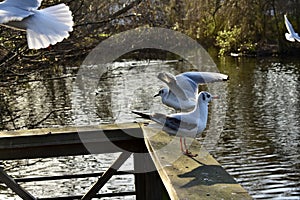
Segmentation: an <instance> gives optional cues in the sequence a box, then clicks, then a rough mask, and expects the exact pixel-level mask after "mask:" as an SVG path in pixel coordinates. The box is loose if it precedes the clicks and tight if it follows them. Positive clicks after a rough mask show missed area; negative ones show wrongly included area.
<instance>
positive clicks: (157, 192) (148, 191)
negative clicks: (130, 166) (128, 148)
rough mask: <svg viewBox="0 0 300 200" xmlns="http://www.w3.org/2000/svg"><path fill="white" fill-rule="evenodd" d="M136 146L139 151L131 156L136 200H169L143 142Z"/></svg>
mask: <svg viewBox="0 0 300 200" xmlns="http://www.w3.org/2000/svg"><path fill="white" fill-rule="evenodd" d="M137 145H140V149H141V151H140V153H134V154H133V156H134V171H135V173H134V176H135V190H136V200H157V199H169V197H168V194H167V191H166V189H165V186H164V184H163V183H162V180H161V178H160V176H159V174H158V172H157V170H156V168H155V165H154V163H153V161H152V158H151V156H150V155H149V153H148V150H147V148H146V145H145V143H144V141H142V142H141V143H139V144H137Z"/></svg>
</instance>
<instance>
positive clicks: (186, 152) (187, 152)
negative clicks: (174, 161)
mask: <svg viewBox="0 0 300 200" xmlns="http://www.w3.org/2000/svg"><path fill="white" fill-rule="evenodd" d="M183 145H184V149H183V147H182V137H180V149H181V152H182V153H183V154H184V155H186V156H188V157H196V156H198V154H192V152H190V151H189V150H188V148H187V146H186V140H185V138H183Z"/></svg>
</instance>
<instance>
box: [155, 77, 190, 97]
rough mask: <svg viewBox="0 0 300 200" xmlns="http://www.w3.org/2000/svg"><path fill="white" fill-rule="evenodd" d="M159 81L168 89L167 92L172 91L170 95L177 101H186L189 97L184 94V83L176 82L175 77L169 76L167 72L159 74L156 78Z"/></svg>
mask: <svg viewBox="0 0 300 200" xmlns="http://www.w3.org/2000/svg"><path fill="white" fill-rule="evenodd" d="M157 77H158V78H159V79H160V80H161V81H163V82H164V83H166V84H167V86H168V87H169V90H170V91H172V93H173V94H174V95H175V96H176V97H177V98H179V99H182V100H187V99H188V98H189V97H188V96H186V93H185V91H184V89H185V86H184V85H185V84H187V82H186V81H181V80H178V79H177V77H175V76H174V75H173V74H170V73H168V72H161V73H159V74H158V76H157Z"/></svg>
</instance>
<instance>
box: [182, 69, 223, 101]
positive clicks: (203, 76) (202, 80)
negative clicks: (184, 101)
mask: <svg viewBox="0 0 300 200" xmlns="http://www.w3.org/2000/svg"><path fill="white" fill-rule="evenodd" d="M177 80H178V82H180V85H183V86H184V87H185V89H184V92H185V95H186V96H187V97H188V98H196V96H197V95H198V84H206V83H213V82H221V81H227V80H228V76H227V75H225V74H221V73H215V72H184V73H182V74H180V75H178V76H177ZM181 80H182V81H181ZM181 82H184V83H181Z"/></svg>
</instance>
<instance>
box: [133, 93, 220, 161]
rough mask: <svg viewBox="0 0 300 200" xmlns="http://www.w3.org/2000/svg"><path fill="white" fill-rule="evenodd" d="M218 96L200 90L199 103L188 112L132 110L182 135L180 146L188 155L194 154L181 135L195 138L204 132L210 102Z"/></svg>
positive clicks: (164, 128) (172, 132)
mask: <svg viewBox="0 0 300 200" xmlns="http://www.w3.org/2000/svg"><path fill="white" fill-rule="evenodd" d="M214 98H218V97H215V96H212V95H211V94H210V93H208V92H204V91H203V92H200V93H199V95H198V97H197V104H196V106H195V108H194V110H192V111H190V112H186V113H176V114H171V115H165V114H161V113H154V114H145V113H141V112H136V111H132V112H133V113H134V114H137V115H139V116H141V117H143V118H145V119H150V120H152V121H154V122H157V123H158V124H160V125H162V126H163V129H162V130H164V131H165V132H167V133H169V134H171V135H176V136H179V137H180V148H181V151H182V152H183V153H184V154H185V155H187V156H191V157H193V156H196V155H193V154H192V153H191V152H190V151H189V150H188V149H187V147H186V144H185V139H184V148H183V145H182V139H181V137H184V138H185V137H191V138H195V137H196V135H198V134H200V133H202V132H203V131H204V129H205V128H206V123H207V118H208V105H209V102H210V101H211V100H212V99H214Z"/></svg>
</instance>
